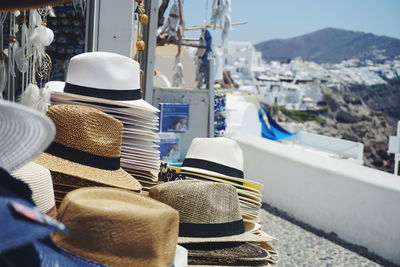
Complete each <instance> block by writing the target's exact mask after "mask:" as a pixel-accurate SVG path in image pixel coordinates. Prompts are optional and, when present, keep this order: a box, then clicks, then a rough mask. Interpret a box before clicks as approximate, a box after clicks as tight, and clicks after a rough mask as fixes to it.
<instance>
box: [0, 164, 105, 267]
mask: <svg viewBox="0 0 400 267" xmlns="http://www.w3.org/2000/svg"><path fill="white" fill-rule="evenodd" d="M0 218H1V220H0V227H1V231H0V240H1V242H0V266H9V265H10V264H11V266H92V267H95V266H101V265H99V264H96V263H94V262H90V261H88V260H85V259H82V258H80V257H78V256H76V255H73V254H71V253H67V252H64V251H62V250H61V249H59V248H57V247H56V246H55V245H53V244H51V243H49V242H48V241H47V240H46V239H47V238H48V236H49V235H50V234H51V233H53V232H54V231H65V226H64V225H63V224H62V223H60V222H58V221H56V220H54V219H52V218H51V217H49V216H47V215H46V214H44V213H42V212H41V211H40V210H39V209H37V207H35V206H34V205H33V201H32V195H31V190H30V189H29V186H28V185H27V184H25V183H24V182H23V181H21V180H18V179H16V178H15V177H12V176H11V175H10V174H9V173H8V172H7V171H6V170H4V169H2V168H0Z"/></svg>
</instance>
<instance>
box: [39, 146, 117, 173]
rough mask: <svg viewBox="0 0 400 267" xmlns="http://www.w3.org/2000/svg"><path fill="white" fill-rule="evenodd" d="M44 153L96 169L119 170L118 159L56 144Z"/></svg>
mask: <svg viewBox="0 0 400 267" xmlns="http://www.w3.org/2000/svg"><path fill="white" fill-rule="evenodd" d="M45 152H46V153H49V154H51V155H53V156H56V157H59V158H63V159H66V160H69V161H72V162H75V163H79V164H82V165H85V166H90V167H93V168H97V169H103V170H110V171H114V170H118V169H119V168H120V158H119V157H118V158H111V157H103V156H98V155H94V154H92V153H89V152H86V151H82V150H79V149H75V148H72V147H69V146H66V145H63V144H60V143H56V142H53V143H52V144H51V145H50V146H49V147H48V148H47V150H46V151H45Z"/></svg>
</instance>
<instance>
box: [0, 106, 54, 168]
mask: <svg viewBox="0 0 400 267" xmlns="http://www.w3.org/2000/svg"><path fill="white" fill-rule="evenodd" d="M55 132H56V130H55V127H54V124H53V123H52V121H51V120H50V119H49V118H48V117H46V116H45V115H44V114H42V113H40V112H38V111H36V110H33V109H31V108H28V107H25V106H23V105H20V104H16V103H11V102H9V101H5V100H0V135H1V140H0V151H1V155H2V156H1V157H0V167H2V168H4V169H5V170H7V171H8V172H10V173H11V172H13V171H15V170H16V169H18V168H19V167H21V166H22V165H24V164H26V163H28V162H29V161H31V160H33V159H34V158H35V157H37V155H39V154H40V153H41V152H43V151H44V150H45V149H46V148H47V147H48V146H49V144H50V143H51V142H52V141H53V139H54V136H55Z"/></svg>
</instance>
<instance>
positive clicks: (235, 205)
mask: <svg viewBox="0 0 400 267" xmlns="http://www.w3.org/2000/svg"><path fill="white" fill-rule="evenodd" d="M149 196H150V197H152V198H154V199H156V200H158V201H160V202H163V203H165V204H167V205H170V206H171V207H172V208H174V209H176V210H178V211H179V216H180V228H179V238H178V243H180V244H187V243H207V242H263V241H271V240H275V238H274V237H272V236H269V235H267V234H265V235H263V236H257V235H254V234H252V233H250V232H246V231H245V227H244V224H243V217H242V213H241V211H240V206H239V199H238V194H237V190H236V189H235V188H234V187H233V186H232V185H228V184H223V183H213V182H202V181H197V180H180V181H174V182H167V183H163V184H159V185H156V186H154V187H152V188H151V189H150V191H149Z"/></svg>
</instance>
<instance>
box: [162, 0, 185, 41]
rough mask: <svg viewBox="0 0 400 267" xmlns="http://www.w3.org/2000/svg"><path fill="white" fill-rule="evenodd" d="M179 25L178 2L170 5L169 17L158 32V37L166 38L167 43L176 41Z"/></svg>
mask: <svg viewBox="0 0 400 267" xmlns="http://www.w3.org/2000/svg"><path fill="white" fill-rule="evenodd" d="M179 25H180V17H179V5H178V2H177V1H175V3H174V4H173V5H172V7H171V10H170V12H169V16H168V18H167V20H166V21H165V24H164V25H163V26H162V27H161V29H159V30H158V35H159V36H166V39H167V40H168V41H172V40H176V39H177V37H178V29H179Z"/></svg>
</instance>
